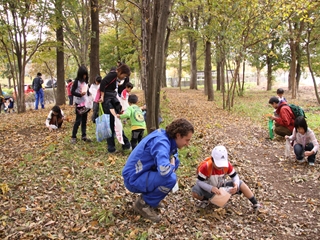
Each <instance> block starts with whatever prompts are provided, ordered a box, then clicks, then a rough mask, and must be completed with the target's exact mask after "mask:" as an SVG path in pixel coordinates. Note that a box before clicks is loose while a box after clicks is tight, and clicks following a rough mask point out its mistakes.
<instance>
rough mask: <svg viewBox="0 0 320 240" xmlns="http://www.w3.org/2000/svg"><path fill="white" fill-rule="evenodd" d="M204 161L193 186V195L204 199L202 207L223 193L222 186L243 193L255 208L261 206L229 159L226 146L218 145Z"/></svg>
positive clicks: (201, 199)
mask: <svg viewBox="0 0 320 240" xmlns="http://www.w3.org/2000/svg"><path fill="white" fill-rule="evenodd" d="M202 163H203V164H200V165H199V167H198V179H197V182H196V185H195V186H194V187H193V188H192V196H193V197H194V198H195V199H198V200H200V201H202V202H201V203H202V204H200V205H201V206H202V207H205V206H207V205H208V204H209V203H210V202H211V203H212V202H213V201H212V199H213V198H214V196H215V195H221V194H222V189H221V188H222V187H223V188H224V189H228V192H229V193H230V194H231V195H233V194H236V193H237V194H241V193H243V195H244V196H245V197H246V198H248V199H249V200H250V202H251V203H252V207H253V209H254V210H258V209H259V208H260V207H261V205H260V204H259V203H258V202H257V200H256V198H255V197H254V195H253V193H252V192H251V190H250V189H249V187H248V186H247V184H245V183H244V182H242V181H241V180H240V179H239V176H238V174H237V172H236V171H235V170H234V168H233V166H232V165H231V163H230V162H229V161H228V152H227V149H226V148H225V147H224V146H216V147H215V148H214V149H213V150H212V153H211V156H210V157H209V158H207V159H206V160H205V161H204V162H202ZM227 175H229V176H230V177H231V179H232V181H231V180H226V178H225V177H226V176H227ZM208 200H209V201H208Z"/></svg>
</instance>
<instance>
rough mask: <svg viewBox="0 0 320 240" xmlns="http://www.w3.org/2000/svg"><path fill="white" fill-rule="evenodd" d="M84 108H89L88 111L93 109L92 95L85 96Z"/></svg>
mask: <svg viewBox="0 0 320 240" xmlns="http://www.w3.org/2000/svg"><path fill="white" fill-rule="evenodd" d="M85 107H86V108H90V109H92V108H93V98H92V95H90V96H86V101H85Z"/></svg>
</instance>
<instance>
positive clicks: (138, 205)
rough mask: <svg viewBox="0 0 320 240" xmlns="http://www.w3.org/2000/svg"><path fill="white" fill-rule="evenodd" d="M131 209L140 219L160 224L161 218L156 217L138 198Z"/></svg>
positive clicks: (152, 210) (150, 208)
mask: <svg viewBox="0 0 320 240" xmlns="http://www.w3.org/2000/svg"><path fill="white" fill-rule="evenodd" d="M133 209H134V210H135V211H136V212H137V213H139V214H140V215H141V216H142V217H144V218H147V219H149V220H151V221H153V222H160V220H161V217H160V216H158V215H157V213H156V212H155V210H154V209H153V208H152V207H151V206H149V205H148V204H146V202H145V201H143V199H142V198H141V196H139V197H138V198H137V200H136V201H135V203H134V204H133Z"/></svg>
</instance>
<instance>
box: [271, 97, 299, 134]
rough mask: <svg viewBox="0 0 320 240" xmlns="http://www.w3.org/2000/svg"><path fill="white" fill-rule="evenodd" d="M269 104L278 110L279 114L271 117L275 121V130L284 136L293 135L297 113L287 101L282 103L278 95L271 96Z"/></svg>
mask: <svg viewBox="0 0 320 240" xmlns="http://www.w3.org/2000/svg"><path fill="white" fill-rule="evenodd" d="M269 104H270V105H271V106H272V107H273V108H274V109H275V110H276V115H277V116H270V117H269V118H270V119H272V120H274V122H275V128H274V132H275V133H276V134H277V135H279V136H282V137H284V136H285V135H291V133H292V131H293V128H294V119H295V115H294V114H293V111H292V109H291V108H290V106H289V105H288V104H287V102H285V101H282V102H281V103H280V100H279V98H278V97H271V98H270V99H269Z"/></svg>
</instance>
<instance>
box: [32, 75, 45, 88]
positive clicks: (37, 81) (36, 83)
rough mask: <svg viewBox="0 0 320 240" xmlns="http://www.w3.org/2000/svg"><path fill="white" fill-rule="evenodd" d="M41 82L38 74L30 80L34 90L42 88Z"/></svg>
mask: <svg viewBox="0 0 320 240" xmlns="http://www.w3.org/2000/svg"><path fill="white" fill-rule="evenodd" d="M42 83H43V80H42V78H41V77H40V76H38V77H36V78H34V79H33V81H32V89H33V90H34V91H39V90H40V89H41V88H42V86H41V85H42Z"/></svg>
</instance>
